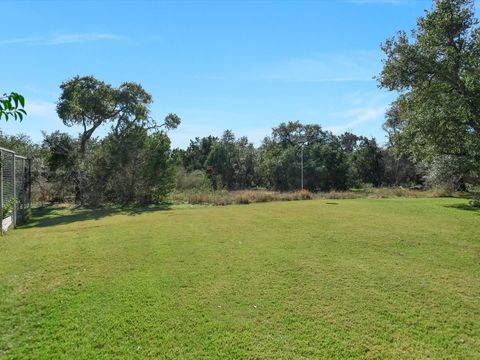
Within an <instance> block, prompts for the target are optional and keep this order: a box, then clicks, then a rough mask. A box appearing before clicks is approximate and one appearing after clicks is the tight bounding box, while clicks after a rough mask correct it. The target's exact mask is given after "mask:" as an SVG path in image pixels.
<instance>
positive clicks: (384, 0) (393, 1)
mask: <svg viewBox="0 0 480 360" xmlns="http://www.w3.org/2000/svg"><path fill="white" fill-rule="evenodd" d="M346 2H348V3H350V4H359V5H364V4H389V5H402V4H406V3H408V2H411V1H410V0H346Z"/></svg>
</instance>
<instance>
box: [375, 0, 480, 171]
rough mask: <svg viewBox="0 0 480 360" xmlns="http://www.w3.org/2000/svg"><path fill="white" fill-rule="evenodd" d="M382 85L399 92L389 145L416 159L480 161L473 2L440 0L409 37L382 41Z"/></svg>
mask: <svg viewBox="0 0 480 360" xmlns="http://www.w3.org/2000/svg"><path fill="white" fill-rule="evenodd" d="M382 50H383V51H384V52H385V54H386V59H385V60H384V67H383V70H382V72H381V74H380V76H379V78H378V80H379V86H380V87H383V88H387V89H389V90H393V91H398V92H400V95H399V97H398V98H397V99H396V100H395V101H394V102H393V103H392V105H391V107H390V109H389V111H388V112H387V121H386V123H385V128H386V129H387V131H388V132H389V135H390V141H391V143H392V144H393V145H394V146H395V147H396V148H398V149H399V150H400V151H401V152H402V153H404V154H406V155H408V156H410V157H411V158H413V159H415V160H416V161H425V162H431V161H432V160H433V159H434V158H435V157H436V156H446V155H448V156H456V157H459V158H460V159H463V160H464V161H470V160H475V161H476V164H477V166H478V160H479V159H480V77H479V76H478V74H479V73H480V28H479V26H478V20H477V19H476V18H475V16H474V2H473V1H471V0H437V1H435V2H434V7H433V9H432V10H431V11H429V12H427V13H426V14H425V16H423V17H421V18H419V19H418V21H417V28H416V29H415V30H414V31H413V32H412V33H411V35H407V33H405V32H403V31H401V32H399V33H398V35H397V36H396V37H394V38H392V39H389V40H387V41H386V42H385V44H383V46H382Z"/></svg>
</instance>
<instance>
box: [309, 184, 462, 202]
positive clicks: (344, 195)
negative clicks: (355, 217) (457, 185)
mask: <svg viewBox="0 0 480 360" xmlns="http://www.w3.org/2000/svg"><path fill="white" fill-rule="evenodd" d="M454 195H455V194H453V193H452V192H451V191H449V190H448V189H444V188H433V189H429V190H414V189H406V188H403V187H382V188H367V189H358V190H355V191H330V192H325V193H317V194H316V195H315V197H318V198H322V199H358V198H369V199H388V198H395V197H402V198H438V197H451V196H454Z"/></svg>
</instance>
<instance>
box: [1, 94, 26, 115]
mask: <svg viewBox="0 0 480 360" xmlns="http://www.w3.org/2000/svg"><path fill="white" fill-rule="evenodd" d="M24 107H25V98H24V97H23V96H22V95H20V94H18V93H16V92H12V93H10V94H3V96H0V120H1V119H2V116H3V117H4V118H5V121H8V119H9V118H11V117H13V118H14V119H15V120H19V121H22V120H23V117H24V116H25V115H27V112H26V111H25V109H24Z"/></svg>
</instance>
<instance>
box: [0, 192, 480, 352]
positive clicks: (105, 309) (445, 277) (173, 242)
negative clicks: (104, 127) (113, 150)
mask: <svg viewBox="0 0 480 360" xmlns="http://www.w3.org/2000/svg"><path fill="white" fill-rule="evenodd" d="M465 204H466V201H464V200H461V199H384V200H372V199H356V200H335V201H331V200H330V201H328V200H327V201H326V200H312V201H298V202H277V203H262V204H253V205H236V206H227V207H203V208H192V209H177V210H164V211H149V212H145V213H141V214H131V213H126V214H112V213H110V212H109V211H106V210H103V211H93V212H92V211H83V212H75V211H67V210H54V211H45V210H43V211H41V212H38V211H37V215H38V217H37V218H35V219H34V221H33V222H32V224H31V225H30V226H29V227H25V228H21V229H18V230H15V231H11V232H10V233H9V234H8V235H7V236H6V237H4V238H1V239H0V335H1V337H0V357H1V358H6V359H10V358H11V359H20V358H29V359H33V358H45V359H47V358H48V359H59V358H72V359H97V358H105V359H110V358H171V359H180V358H185V359H201V358H219V359H237V358H238V359H302V358H305V359H313V358H317V359H325V358H338V359H340V358H397V359H398V358H414V359H420V358H428V357H430V358H465V359H473V358H480V231H479V225H480V212H478V211H473V210H470V211H469V210H467V209H468V208H467V207H466V205H465Z"/></svg>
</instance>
